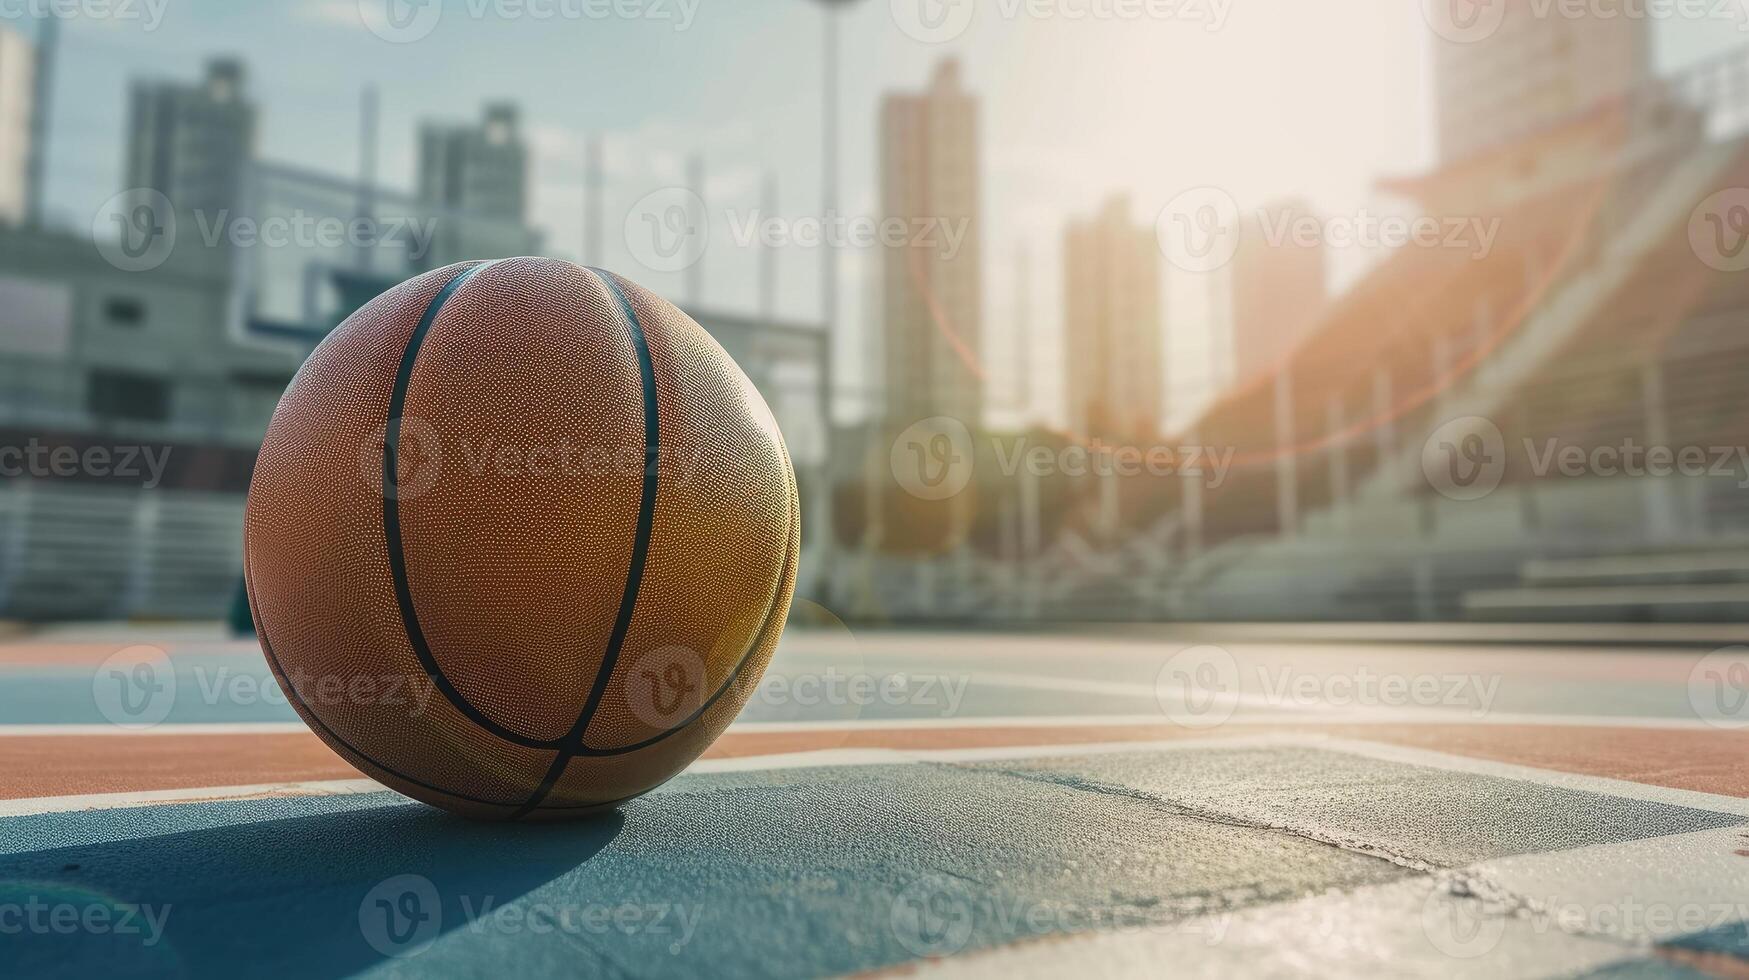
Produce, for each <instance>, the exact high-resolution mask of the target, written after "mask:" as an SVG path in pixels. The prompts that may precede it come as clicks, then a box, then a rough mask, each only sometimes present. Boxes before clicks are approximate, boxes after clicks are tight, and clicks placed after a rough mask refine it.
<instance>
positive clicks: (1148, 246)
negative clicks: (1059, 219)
mask: <svg viewBox="0 0 1749 980" xmlns="http://www.w3.org/2000/svg"><path fill="white" fill-rule="evenodd" d="M1063 259H1064V280H1063V293H1064V320H1063V324H1064V338H1063V339H1064V345H1065V347H1066V349H1067V352H1068V365H1069V378H1068V382H1069V388H1068V390H1069V424H1070V427H1071V428H1072V430H1073V431H1074V432H1075V433H1077V434H1078V435H1081V436H1084V437H1099V438H1109V439H1126V438H1143V437H1147V436H1149V435H1152V434H1153V433H1155V432H1157V431H1158V430H1159V428H1160V424H1161V414H1162V411H1163V409H1164V407H1165V406H1164V404H1163V402H1164V395H1163V390H1164V387H1165V386H1164V381H1163V379H1164V377H1165V364H1164V362H1163V360H1162V355H1161V350H1162V346H1163V345H1162V337H1163V334H1162V328H1161V322H1160V311H1161V293H1160V248H1159V245H1158V243H1157V242H1156V240H1155V237H1154V229H1153V228H1152V227H1146V226H1138V225H1134V224H1131V222H1130V208H1129V201H1128V200H1127V199H1125V198H1122V197H1118V198H1113V199H1112V200H1111V201H1109V202H1107V204H1106V205H1105V207H1104V208H1103V209H1102V210H1101V211H1100V212H1099V213H1098V214H1097V215H1095V216H1094V217H1092V218H1089V219H1087V220H1085V221H1077V222H1073V223H1071V224H1070V225H1069V230H1068V232H1067V234H1066V235H1065V236H1064V242H1063Z"/></svg>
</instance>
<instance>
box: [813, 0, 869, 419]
mask: <svg viewBox="0 0 1749 980" xmlns="http://www.w3.org/2000/svg"><path fill="white" fill-rule="evenodd" d="M815 2H816V3H818V4H820V5H821V6H822V7H824V8H825V14H826V17H825V22H826V23H825V45H824V48H823V51H822V59H821V60H822V61H823V62H824V69H825V79H824V81H823V83H822V85H821V87H820V102H821V108H822V112H821V127H820V129H821V140H822V143H821V150H820V168H821V174H820V195H821V206H820V220H821V221H822V222H824V221H827V220H829V219H830V218H831V216H832V212H833V211H834V210H836V209H837V207H838V151H839V147H838V80H839V73H838V33H839V24H838V21H839V19H840V15H841V14H842V12H843V11H844V10H846V9H848V8H849V7H851V6H852V5H854V4H856V3H858V2H860V0H815ZM820 304H821V307H822V310H823V313H824V326H825V328H826V337H825V341H826V343H825V349H826V353H825V358H824V361H825V363H824V364H822V365H821V374H820V388H821V393H822V401H823V403H824V410H825V413H826V432H827V435H828V438H830V434H831V432H832V402H833V395H834V393H835V392H836V390H837V385H836V382H835V379H836V375H837V368H836V366H835V364H834V363H833V362H834V359H835V357H836V356H837V344H836V343H835V339H836V338H835V334H836V333H837V332H838V253H837V250H836V249H833V248H831V247H827V248H822V249H821V250H820Z"/></svg>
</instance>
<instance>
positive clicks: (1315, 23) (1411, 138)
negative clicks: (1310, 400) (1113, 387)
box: [0, 0, 1749, 421]
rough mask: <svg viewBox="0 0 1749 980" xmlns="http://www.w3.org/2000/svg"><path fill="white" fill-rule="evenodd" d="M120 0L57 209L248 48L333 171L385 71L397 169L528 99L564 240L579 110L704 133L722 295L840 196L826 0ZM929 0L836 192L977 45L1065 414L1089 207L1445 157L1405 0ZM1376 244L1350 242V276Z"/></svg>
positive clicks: (344, 170)
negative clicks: (406, 13) (777, 228)
mask: <svg viewBox="0 0 1749 980" xmlns="http://www.w3.org/2000/svg"><path fill="white" fill-rule="evenodd" d="M71 2H74V3H86V4H90V3H93V2H95V0H71ZM105 2H107V3H111V4H113V3H117V2H120V3H122V4H124V5H131V7H128V6H124V7H118V8H114V9H115V10H122V9H131V10H132V11H133V16H119V15H117V16H110V17H108V18H99V17H94V16H89V15H87V16H80V17H76V18H74V19H73V20H72V21H70V22H69V23H68V24H67V27H66V29H65V32H64V35H63V50H62V62H61V70H60V72H59V78H58V82H57V87H56V91H55V98H56V110H55V126H56V130H55V133H54V138H53V140H52V142H51V180H50V184H49V207H50V212H51V214H52V215H56V216H58V217H59V218H60V219H61V220H63V221H65V222H67V223H68V224H70V225H72V226H75V227H79V226H88V224H89V222H90V216H91V215H93V214H95V213H96V211H97V209H98V207H99V206H100V205H101V203H102V202H103V201H104V200H105V199H107V198H108V197H109V196H110V195H111V194H113V193H114V192H115V191H116V190H119V189H120V183H121V180H122V174H121V156H122V146H123V133H124V124H125V117H126V93H127V86H128V83H129V80H130V79H134V78H143V77H172V78H182V79H193V78H195V77H196V76H198V74H199V72H200V65H201V63H202V62H203V61H204V60H205V59H206V58H207V57H209V56H213V55H221V54H222V55H234V56H238V57H241V58H242V59H243V60H244V61H245V62H246V64H247V66H248V69H249V72H250V83H249V84H250V90H251V94H252V97H253V98H254V99H255V100H256V101H257V102H258V103H259V105H260V107H261V134H260V137H261V140H260V148H261V153H262V155H263V156H264V157H266V158H268V159H271V160H275V161H280V162H285V163H292V164H297V165H300V166H305V167H309V168H314V169H318V170H323V171H329V172H334V173H337V174H350V173H353V172H355V171H356V168H357V161H358V158H359V137H358V129H359V126H358V105H359V98H360V92H361V90H362V89H363V88H364V87H365V86H367V85H375V86H376V87H377V88H378V90H379V91H380V93H381V100H382V134H383V138H382V147H381V154H382V162H381V173H382V175H383V179H384V180H385V182H386V183H388V184H391V185H394V186H399V187H402V188H407V187H410V186H411V184H412V181H413V143H414V133H415V131H416V128H417V125H418V124H419V122H420V121H422V120H427V119H440V120H466V119H470V118H474V117H477V115H478V114H479V112H480V110H481V107H482V106H483V104H484V103H486V102H488V101H495V100H510V101H513V102H515V103H517V104H519V105H520V106H521V107H522V110H523V113H524V124H525V129H526V132H527V135H528V138H529V140H530V141H531V143H532V146H533V148H534V168H533V170H534V173H533V179H534V182H535V186H534V200H533V207H532V212H533V214H532V218H533V220H534V222H535V224H536V225H537V226H538V227H540V228H541V229H542V230H543V231H544V232H545V233H546V235H547V250H548V251H549V252H550V253H551V254H555V255H560V256H566V257H575V256H577V255H579V253H580V252H581V243H582V236H583V231H582V228H583V220H584V219H583V191H582V172H583V146H584V139H585V136H586V134H590V133H597V134H601V135H602V136H603V138H604V139H605V140H606V146H607V148H608V152H607V156H608V189H607V197H608V207H607V210H608V212H609V213H610V214H611V215H618V214H624V213H626V211H627V210H628V209H629V208H630V207H631V205H632V203H633V202H635V201H636V200H638V199H639V198H641V197H642V196H643V195H645V194H647V193H649V192H651V191H654V190H657V189H659V188H662V187H665V186H669V185H675V184H680V183H683V182H684V179H685V160H686V157H687V155H688V154H691V153H695V152H696V153H702V154H703V157H704V159H705V162H706V170H707V172H708V180H707V185H706V187H707V193H706V195H705V196H706V197H707V199H708V200H709V202H710V207H711V211H712V213H713V214H716V215H717V219H716V221H715V222H714V223H715V224H716V225H717V227H716V228H715V229H714V232H713V238H712V245H711V248H710V250H709V251H707V253H706V255H705V258H704V260H703V262H704V266H703V280H704V290H703V297H702V305H704V306H708V307H717V308H723V309H729V310H735V311H741V312H752V311H754V309H755V308H756V305H757V296H758V292H757V285H756V283H757V276H756V270H757V264H758V256H757V254H756V252H755V250H753V249H749V248H745V247H736V246H735V245H734V244H733V242H732V240H731V239H730V237H729V235H728V229H727V228H726V227H725V225H726V221H725V220H724V218H723V213H725V212H734V213H737V214H740V215H743V216H745V215H746V214H748V213H749V212H751V211H752V210H753V209H755V208H757V207H758V206H759V200H760V185H761V182H762V180H763V175H765V174H767V173H770V174H771V175H772V176H773V177H774V178H775V180H776V181H777V184H778V188H779V208H778V210H779V211H780V212H781V214H782V215H783V216H785V217H788V218H801V217H807V216H817V215H818V214H819V212H820V201H821V181H820V173H821V150H820V144H821V132H820V117H821V108H822V100H821V79H822V76H823V57H822V24H823V17H824V16H825V14H824V13H823V11H822V9H821V4H820V3H818V2H815V0H611V4H617V5H618V6H617V7H615V8H614V9H617V10H618V11H620V12H621V14H629V16H601V14H602V12H603V11H604V10H605V9H607V7H608V6H610V0H441V2H442V7H441V15H440V16H439V17H438V19H437V22H436V25H435V27H434V29H432V30H431V31H430V33H429V34H428V35H426V36H423V37H420V38H418V39H417V40H413V41H411V42H410V43H395V42H393V41H391V40H385V39H384V38H383V37H381V36H378V34H376V33H373V32H372V31H371V30H370V29H368V28H367V26H366V22H365V19H364V15H365V14H366V13H369V14H371V15H372V16H376V15H377V14H379V13H380V9H381V8H382V6H383V2H384V0H363V3H362V5H361V2H360V0H105ZM433 2H437V0H433ZM936 2H937V0H862V2H859V3H852V4H849V5H847V6H846V8H845V9H844V12H843V13H841V14H839V15H838V16H840V17H841V18H842V28H843V31H842V49H841V50H842V61H841V68H842V72H843V77H844V84H843V91H842V100H841V105H842V110H843V120H844V124H843V127H844V128H843V139H842V144H841V145H842V152H843V161H844V162H843V178H842V193H841V196H840V202H841V208H842V211H843V212H844V213H846V214H850V215H875V214H876V213H877V208H876V202H877V196H876V195H877V191H876V189H877V186H878V185H877V174H876V167H875V161H876V159H877V149H878V147H877V145H876V133H875V125H876V119H877V115H876V113H877V111H878V106H879V103H880V99H881V97H882V95H883V94H884V93H887V92H890V91H894V90H905V89H916V88H919V87H921V86H922V85H923V84H924V83H925V81H926V80H927V79H928V77H929V75H930V73H931V71H932V70H933V67H934V66H935V65H936V64H937V63H938V62H939V61H940V60H941V59H943V58H945V57H956V58H958V59H959V60H960V62H961V64H962V66H963V72H964V76H965V79H966V84H967V86H968V88H969V89H971V90H972V91H973V92H974V93H975V94H977V95H978V96H979V98H980V104H981V111H982V123H981V134H980V137H981V140H982V146H983V160H984V174H983V179H984V184H985V190H984V197H983V207H984V216H983V222H982V224H983V244H984V254H985V261H986V268H985V321H986V330H987V337H986V343H985V348H986V349H985V355H984V356H985V360H986V363H987V365H988V367H989V370H990V374H991V376H992V387H993V391H992V392H991V400H992V403H993V405H994V406H995V409H996V414H997V416H998V417H999V418H1001V417H1004V416H1005V417H1007V420H1009V421H1025V420H1027V419H1029V418H1031V417H1033V416H1038V415H1043V416H1045V417H1047V418H1049V417H1052V416H1054V415H1057V414H1058V413H1060V409H1061V406H1060V397H1061V380H1060V376H1061V374H1062V371H1061V365H1062V344H1063V337H1062V335H1061V334H1062V324H1061V319H1062V317H1061V309H1062V305H1063V303H1062V296H1061V287H1060V280H1061V274H1060V267H1061V255H1060V242H1061V238H1062V232H1063V227H1064V225H1065V223H1066V222H1067V221H1069V220H1070V219H1072V218H1075V217H1079V216H1082V215H1084V214H1086V213H1089V212H1091V211H1093V210H1094V209H1095V208H1096V207H1097V206H1098V205H1099V204H1100V203H1101V202H1102V201H1104V200H1106V199H1107V198H1109V197H1111V196H1112V195H1115V194H1122V195H1125V196H1127V198H1128V200H1129V201H1130V207H1131V211H1132V214H1133V216H1134V218H1135V221H1136V223H1137V224H1138V225H1152V224H1153V222H1154V218H1155V216H1156V215H1157V214H1158V213H1159V211H1160V209H1161V208H1162V206H1163V205H1164V204H1165V203H1166V202H1167V201H1169V200H1171V199H1172V198H1173V197H1174V196H1175V195H1177V194H1178V193H1180V192H1181V191H1184V190H1186V189H1188V188H1195V187H1200V186H1215V187H1220V188H1222V189H1224V190H1226V191H1227V192H1228V193H1229V194H1231V195H1232V196H1233V198H1234V199H1235V200H1237V201H1238V202H1240V203H1241V205H1242V206H1244V207H1254V206H1261V205H1263V204H1265V203H1268V202H1270V201H1275V200H1279V199H1284V198H1290V197H1291V198H1300V199H1304V200H1306V201H1308V202H1310V204H1311V205H1312V206H1313V207H1314V208H1315V209H1317V210H1319V211H1321V212H1324V213H1327V214H1352V213H1355V212H1356V211H1357V210H1358V209H1360V208H1362V207H1364V206H1367V205H1368V204H1369V203H1372V202H1376V201H1377V200H1378V195H1377V194H1376V193H1375V191H1374V190H1373V188H1374V185H1375V183H1376V181H1378V180H1379V179H1380V178H1383V177H1392V176H1404V175H1411V174H1415V173H1420V172H1424V171H1426V170H1427V169H1429V168H1430V167H1431V166H1432V164H1433V161H1434V147H1433V131H1432V126H1431V121H1432V75H1431V44H1432V39H1431V38H1432V36H1431V33H1430V31H1429V29H1428V25H1427V21H1426V20H1425V19H1424V18H1423V16H1422V13H1421V11H1420V9H1419V8H1418V7H1417V5H1416V4H1415V3H1414V2H1412V0H1340V2H1309V0H1171V2H1169V3H1168V2H1165V0H1162V6H1160V7H1158V8H1156V9H1166V10H1170V11H1172V13H1171V16H1154V17H1146V16H1144V17H1125V16H1119V15H1118V11H1119V10H1120V9H1123V8H1122V6H1121V3H1120V5H1119V6H1113V5H1112V4H1113V0H1046V2H1036V0H959V2H962V3H965V2H969V3H971V4H972V6H971V7H970V8H968V9H970V10H971V11H972V14H971V20H970V22H969V24H968V25H967V26H966V27H965V29H964V30H963V32H960V33H957V34H956V35H954V36H953V37H951V38H950V39H947V40H945V41H942V42H940V43H937V42H936V41H934V40H933V39H932V38H931V37H929V36H928V32H927V30H926V29H925V28H923V27H921V26H920V23H919V22H918V20H917V16H918V9H919V8H918V4H919V3H922V4H924V5H925V6H924V8H922V9H924V10H925V11H927V10H928V9H929V7H930V6H931V5H933V4H935V3H936ZM26 6H27V4H26V3H25V0H17V2H10V3H9V4H0V11H4V12H5V13H6V14H7V16H8V19H10V20H12V21H13V22H14V24H15V25H16V26H20V27H21V28H22V29H24V30H26V31H27V32H28V31H29V29H30V28H29V27H28V26H27V25H23V24H21V23H19V20H18V18H17V16H16V15H17V13H18V11H19V10H21V9H24V8H25V7H26ZM82 9H101V8H99V7H94V6H93V7H87V8H82ZM412 9H413V11H414V12H417V10H418V8H416V7H415V8H412ZM1077 11H1091V12H1092V14H1091V15H1089V16H1082V17H1078V18H1077V17H1075V16H1073V14H1074V13H1075V12H1077ZM1101 11H1103V12H1104V13H1103V14H1101V13H1100V12H1101ZM376 23H377V24H378V26H382V25H383V23H384V22H382V21H381V20H377V21H376ZM1733 26H1736V25H1721V24H1719V23H1718V22H1717V21H1713V22H1698V21H1696V22H1683V21H1675V22H1664V23H1660V24H1658V25H1657V35H1656V36H1657V38H1658V46H1657V49H1658V56H1659V62H1660V64H1661V65H1662V66H1663V67H1665V68H1673V67H1676V66H1680V65H1682V64H1685V63H1687V62H1689V61H1692V60H1694V59H1696V58H1698V57H1701V56H1703V55H1705V54H1708V53H1711V52H1714V51H1718V50H1724V49H1726V48H1728V47H1731V46H1734V45H1741V44H1743V43H1745V39H1746V38H1749V34H1745V33H1743V32H1741V31H1739V30H1734V29H1732V27H1733ZM605 238H606V240H607V243H608V255H607V256H606V257H604V258H603V259H601V260H599V261H600V264H604V265H607V266H609V267H612V268H616V269H622V270H625V271H626V272H627V273H628V274H629V275H631V277H632V278H634V279H637V280H639V281H642V282H645V283H646V284H647V285H649V286H651V287H652V288H655V289H657V290H658V291H660V292H664V293H667V294H668V295H670V296H675V297H676V298H678V297H679V295H680V293H681V291H682V289H683V283H684V278H683V277H682V276H680V275H676V274H669V273H662V272H656V271H651V270H647V269H644V268H642V267H641V266H640V265H639V263H638V262H637V260H636V258H635V257H634V255H633V253H632V252H631V251H630V250H629V249H628V248H627V247H626V242H625V240H624V236H623V235H622V233H621V229H620V228H619V226H618V223H617V222H610V224H609V227H608V229H607V233H606V235H605ZM1022 252H1024V253H1025V254H1026V255H1027V257H1028V261H1029V263H1030V269H1031V270H1032V271H1031V274H1030V275H1028V276H1026V277H1025V278H1024V280H1023V279H1022V278H1021V277H1020V276H1019V275H1018V273H1017V271H1016V270H1017V268H1018V266H1019V261H1020V260H1019V256H1020V255H1021V253H1022ZM1374 259H1376V256H1372V255H1367V254H1362V253H1353V254H1343V255H1337V256H1334V257H1333V264H1334V266H1335V269H1334V272H1333V278H1334V280H1335V284H1336V285H1337V286H1338V287H1340V286H1341V285H1343V284H1344V283H1346V282H1348V281H1352V279H1353V278H1354V277H1355V276H1357V275H1359V274H1361V273H1362V271H1363V270H1364V269H1365V267H1366V266H1367V265H1368V264H1370V262H1372V261H1373V260H1374ZM820 262H821V259H820V256H819V253H818V252H817V251H815V250H812V249H805V248H789V249H785V250H783V251H782V252H781V253H780V256H779V269H780V272H779V278H780V297H781V298H780V301H779V304H778V305H779V314H780V315H781V316H783V317H786V318H789V319H795V320H802V321H811V322H817V321H818V320H819V319H820V318H821V310H820V290H819V289H818V279H819V274H818V269H819V266H820ZM838 262H839V268H840V270H841V273H842V276H843V294H842V305H841V307H840V311H839V321H840V324H841V327H840V330H841V333H840V343H839V364H840V366H841V369H842V376H843V377H844V378H846V379H847V380H846V381H845V385H846V387H847V388H850V389H852V390H851V392H850V393H849V395H850V400H852V401H854V399H855V396H856V395H857V394H859V393H866V391H865V389H869V388H873V387H877V386H878V384H879V379H878V378H875V377H872V376H870V375H869V373H868V372H867V370H866V369H865V366H866V365H868V364H871V363H876V362H878V358H875V357H873V356H872V347H871V343H872V341H871V338H872V333H871V331H870V330H869V329H868V327H869V320H870V316H869V310H870V307H871V305H872V299H871V296H872V291H871V288H870V285H869V284H870V283H871V282H872V281H873V279H874V278H875V277H877V276H878V273H879V255H878V253H877V252H875V251H873V250H857V249H846V250H843V251H841V252H839V253H838ZM1181 280H1183V277H1176V276H1175V277H1173V278H1171V279H1170V280H1169V282H1168V294H1169V299H1168V322H1169V337H1170V340H1169V345H1168V355H1167V356H1168V363H1169V365H1170V372H1171V377H1172V386H1173V397H1174V398H1175V399H1176V400H1177V401H1178V404H1179V406H1180V407H1181V408H1182V406H1184V405H1188V404H1191V403H1192V402H1193V401H1196V400H1200V399H1206V397H1207V396H1208V395H1209V394H1212V391H1213V388H1214V387H1215V386H1217V385H1218V384H1219V382H1220V377H1219V370H1218V369H1217V368H1214V367H1211V366H1210V365H1209V364H1208V361H1209V360H1210V353H1209V348H1210V346H1211V336H1213V335H1212V334H1211V333H1210V331H1209V330H1208V329H1207V324H1208V321H1209V318H1210V317H1211V315H1212V314H1211V310H1212V309H1215V308H1217V307H1218V305H1219V304H1218V295H1217V294H1218V291H1219V285H1218V284H1217V283H1211V282H1209V281H1202V280H1200V279H1197V278H1192V279H1190V280H1188V281H1181ZM1211 297H1213V299H1211ZM1023 307H1024V312H1025V316H1024V317H1019V316H1017V313H1018V312H1020V311H1021V310H1022V308H1023ZM1022 320H1024V321H1025V323H1026V324H1027V327H1028V331H1029V332H1028V333H1027V334H1026V336H1025V337H1024V338H1023V337H1021V336H1020V335H1019V334H1018V332H1017V331H1018V328H1017V326H1016V324H1017V323H1019V322H1021V321H1022ZM1022 364H1024V365H1025V366H1026V374H1027V376H1028V379H1029V380H1028V383H1026V384H1022V382H1021V378H1020V372H1021V365H1022ZM1023 392H1024V393H1025V397H1024V398H1023V397H1022V393H1023Z"/></svg>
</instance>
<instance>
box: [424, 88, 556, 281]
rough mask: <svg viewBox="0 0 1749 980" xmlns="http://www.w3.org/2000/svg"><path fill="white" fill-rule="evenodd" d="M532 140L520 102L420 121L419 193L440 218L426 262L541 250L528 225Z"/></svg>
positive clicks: (426, 264) (431, 264)
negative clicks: (469, 116) (472, 119)
mask: <svg viewBox="0 0 1749 980" xmlns="http://www.w3.org/2000/svg"><path fill="white" fill-rule="evenodd" d="M528 180H529V174H528V145H527V144H526V143H524V142H523V139H522V133H521V129H520V125H519V120H518V112H517V109H516V107H515V106H513V105H508V104H505V103H496V104H493V105H489V106H487V107H486V112H485V116H484V118H483V120H482V121H481V122H480V123H478V124H472V123H430V122H428V123H424V124H422V125H421V126H420V127H419V176H418V199H419V202H420V203H421V204H422V205H423V206H425V207H426V208H429V209H430V211H431V214H432V216H433V218H434V219H435V220H436V225H435V231H436V238H435V241H434V243H433V245H432V248H431V251H430V253H429V254H428V255H426V256H424V257H423V260H422V264H423V266H424V267H426V268H436V267H438V266H442V265H447V264H449V263H451V262H460V261H463V260H466V259H493V258H506V257H509V256H513V255H527V254H530V253H532V252H536V251H538V250H539V249H538V237H537V236H535V235H534V233H533V232H531V231H530V230H529V228H528V227H527V225H526V224H525V219H526V215H527V211H528Z"/></svg>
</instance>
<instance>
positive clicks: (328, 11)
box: [292, 0, 364, 27]
mask: <svg viewBox="0 0 1749 980" xmlns="http://www.w3.org/2000/svg"><path fill="white" fill-rule="evenodd" d="M292 15H293V16H294V17H296V18H297V19H298V20H303V21H309V22H311V23H315V24H331V25H334V26H338V27H363V26H364V18H363V16H362V15H360V14H359V12H358V0H303V2H302V3H299V4H298V5H297V6H295V7H293V8H292Z"/></svg>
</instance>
